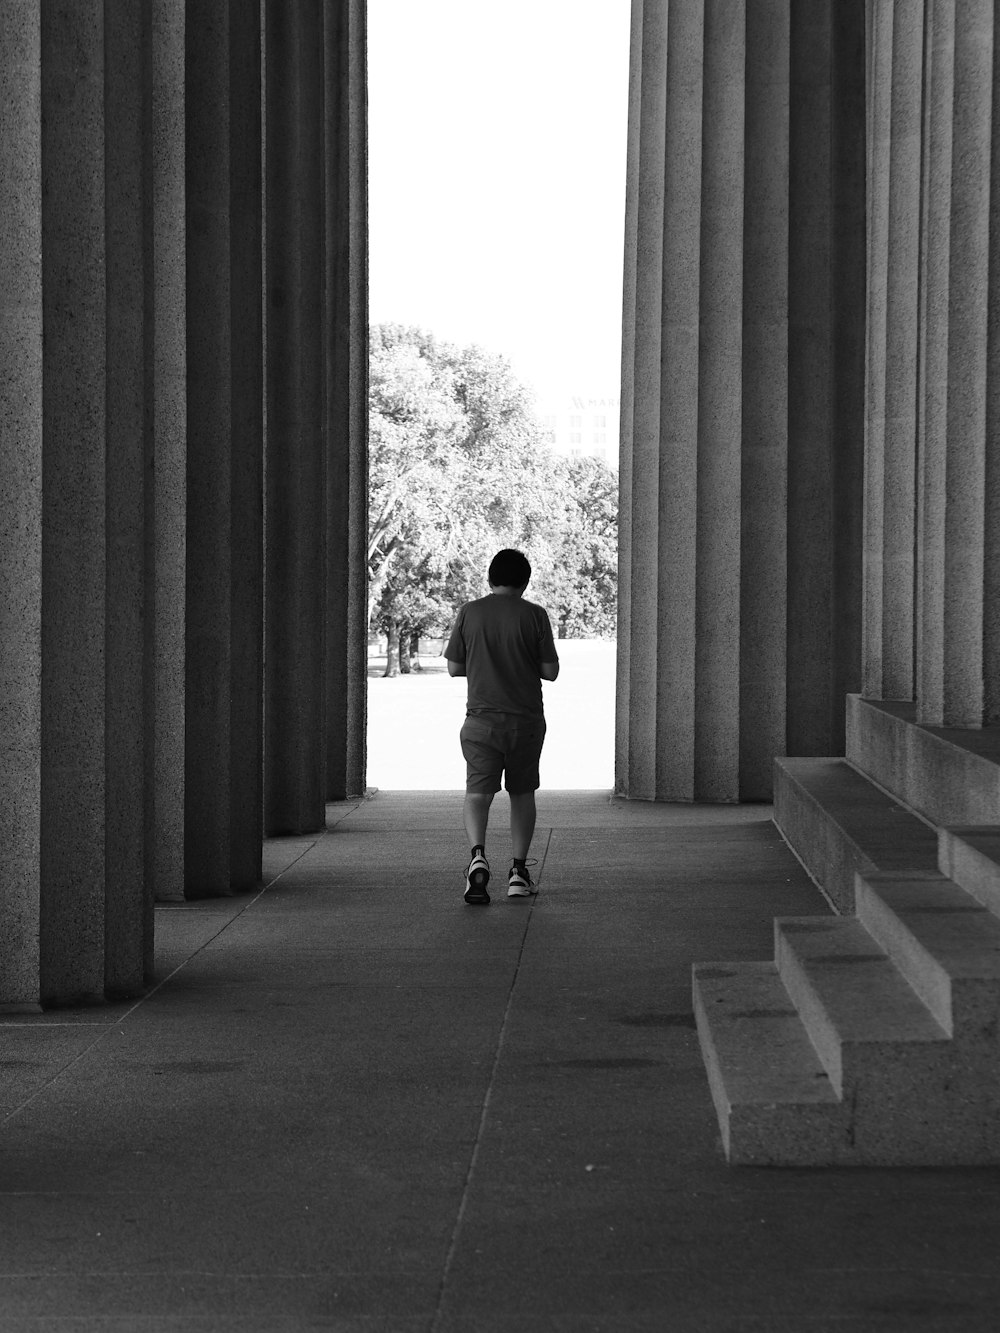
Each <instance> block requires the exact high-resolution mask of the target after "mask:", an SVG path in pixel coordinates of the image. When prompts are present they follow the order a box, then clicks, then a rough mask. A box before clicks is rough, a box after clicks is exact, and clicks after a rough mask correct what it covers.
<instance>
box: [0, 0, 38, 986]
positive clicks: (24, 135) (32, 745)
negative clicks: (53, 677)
mask: <svg viewBox="0 0 1000 1333" xmlns="http://www.w3.org/2000/svg"><path fill="white" fill-rule="evenodd" d="M39 22H40V20H39V6H38V4H37V0H11V3H9V4H8V5H7V6H6V8H5V10H4V16H3V23H2V24H0V82H2V85H3V88H4V97H3V99H2V100H0V180H3V181H4V182H5V187H6V188H4V189H3V190H0V365H3V367H4V373H3V375H0V491H2V499H3V505H4V510H5V512H6V513H7V514H8V515H16V517H17V521H16V522H4V523H2V524H0V607H2V609H3V619H2V624H0V839H2V842H3V846H4V891H3V894H2V895H0V1005H10V1004H17V1003H21V1004H24V1005H32V1004H36V1003H37V1001H38V998H39V996H38V909H39V897H40V892H41V885H40V873H39V854H40V835H41V804H40V791H41V752H42V731H41V727H42V721H41V687H42V382H43V381H42V264H41V253H42V179H41V161H42V144H41V125H42V115H41V45H40V44H41V35H40V27H39Z"/></svg>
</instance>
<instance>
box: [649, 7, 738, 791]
mask: <svg viewBox="0 0 1000 1333" xmlns="http://www.w3.org/2000/svg"><path fill="white" fill-rule="evenodd" d="M746 14H747V10H746V4H745V0H707V3H706V5H705V97H704V120H703V142H702V154H703V155H702V206H701V252H702V261H701V293H700V295H701V356H700V362H699V381H698V422H699V424H698V510H697V518H698V536H697V552H696V560H697V585H696V586H697V616H696V637H695V737H696V741H695V763H694V796H695V799H696V800H706V801H733V800H737V799H738V797H739V752H740V725H739V707H740V664H739V649H740V483H741V443H742V429H743V421H742V388H743V385H742V371H743V226H744V136H745V111H746V88H745V77H746ZM668 373H669V372H668ZM664 703H665V706H667V707H669V701H664Z"/></svg>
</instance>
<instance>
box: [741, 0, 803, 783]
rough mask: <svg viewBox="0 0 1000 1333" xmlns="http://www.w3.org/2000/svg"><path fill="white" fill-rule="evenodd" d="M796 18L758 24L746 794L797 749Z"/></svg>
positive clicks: (745, 528)
mask: <svg viewBox="0 0 1000 1333" xmlns="http://www.w3.org/2000/svg"><path fill="white" fill-rule="evenodd" d="M790 22H791V15H790V9H789V6H788V4H787V3H785V0H767V2H766V3H763V4H761V3H757V4H755V6H754V14H753V22H752V23H750V24H749V25H748V29H747V52H746V147H745V166H744V178H745V196H744V227H743V246H744V261H743V267H744V284H743V367H742V428H741V433H742V448H741V476H740V514H741V519H740V538H739V540H740V552H741V559H740V637H739V654H740V663H739V709H740V713H739V717H740V746H739V757H740V768H739V791H740V793H742V794H743V795H745V796H764V795H767V794H768V793H769V792H770V790H771V769H772V766H773V762H774V756H775V755H776V754H778V753H780V752H782V751H784V750H785V749H786V748H787V747H786V733H787V716H786V697H787V684H786V682H787V677H788V672H787V650H788V648H787V627H788V605H787V604H788V569H787V565H788V559H787V549H788V526H789V511H788V455H789V447H788V443H789V442H788V433H789V431H788V401H789V390H788V376H789V370H788V347H789V338H788V322H789V245H788V240H789V205H790V190H789V109H790V107H789V101H790V86H789V78H790V73H791V70H790V54H791V53H790V40H791V28H790Z"/></svg>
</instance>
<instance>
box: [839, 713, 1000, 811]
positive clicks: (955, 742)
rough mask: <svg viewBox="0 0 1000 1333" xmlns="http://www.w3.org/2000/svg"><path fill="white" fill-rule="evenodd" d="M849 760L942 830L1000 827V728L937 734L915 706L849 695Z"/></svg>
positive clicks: (959, 729) (942, 729) (938, 730)
mask: <svg viewBox="0 0 1000 1333" xmlns="http://www.w3.org/2000/svg"><path fill="white" fill-rule="evenodd" d="M847 758H848V760H849V762H850V763H851V764H853V765H854V767H855V768H857V769H858V770H859V771H860V772H862V773H866V774H867V775H868V776H869V777H871V778H872V779H874V781H875V782H877V783H878V784H879V786H880V787H882V788H884V789H885V790H886V791H890V792H892V793H893V794H894V795H895V796H896V797H897V798H898V799H899V800H900V801H903V802H905V804H906V805H907V806H909V808H910V809H911V810H916V811H918V812H919V813H920V814H922V815H923V816H924V818H925V819H927V820H928V821H929V822H930V823H932V824H934V825H936V826H937V827H938V828H950V827H952V826H953V825H957V824H995V823H997V821H998V820H1000V727H998V726H989V727H929V726H925V725H923V724H922V723H918V722H917V716H916V708H915V707H914V705H913V704H912V703H906V702H903V701H901V700H891V699H862V698H861V697H860V696H859V695H856V694H849V695H848V696H847Z"/></svg>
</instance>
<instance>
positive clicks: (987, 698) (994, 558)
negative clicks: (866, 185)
mask: <svg viewBox="0 0 1000 1333" xmlns="http://www.w3.org/2000/svg"><path fill="white" fill-rule="evenodd" d="M991 121H992V126H991V128H992V135H991V144H992V162H991V164H990V215H991V217H995V218H996V217H1000V42H997V40H996V26H995V25H994V41H993V111H992V116H991ZM989 266H990V286H989V305H988V311H987V321H988V322H987V337H986V355H987V365H986V475H985V515H984V525H985V532H984V541H983V545H984V557H983V561H984V569H983V686H984V700H983V721H984V723H985V724H986V725H993V726H995V725H996V724H997V723H1000V227H996V226H994V227H992V228H991V230H990V259H989Z"/></svg>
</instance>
